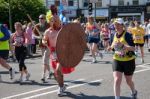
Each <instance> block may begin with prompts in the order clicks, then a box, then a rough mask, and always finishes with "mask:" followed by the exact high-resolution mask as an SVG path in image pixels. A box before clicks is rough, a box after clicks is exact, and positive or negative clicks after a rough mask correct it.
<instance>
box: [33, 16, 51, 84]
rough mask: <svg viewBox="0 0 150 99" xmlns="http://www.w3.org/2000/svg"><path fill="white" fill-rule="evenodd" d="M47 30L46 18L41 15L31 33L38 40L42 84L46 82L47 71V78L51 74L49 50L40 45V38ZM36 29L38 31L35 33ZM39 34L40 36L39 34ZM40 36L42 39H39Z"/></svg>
mask: <svg viewBox="0 0 150 99" xmlns="http://www.w3.org/2000/svg"><path fill="white" fill-rule="evenodd" d="M48 28H49V24H48V23H47V22H46V17H45V15H44V14H41V15H40V16H39V23H38V24H36V25H35V27H34V29H33V33H34V35H35V37H36V38H37V39H39V47H40V49H41V52H42V61H43V73H42V78H41V81H42V82H43V83H45V82H46V72H47V71H48V78H51V76H52V74H53V73H52V72H51V71H50V66H49V53H50V52H49V49H48V48H47V47H46V46H44V45H43V44H42V37H43V35H44V32H45V30H46V29H48ZM37 29H38V31H39V32H38V31H37ZM39 33H40V34H39ZM40 36H42V37H40Z"/></svg>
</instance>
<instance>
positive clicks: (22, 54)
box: [11, 22, 30, 82]
mask: <svg viewBox="0 0 150 99" xmlns="http://www.w3.org/2000/svg"><path fill="white" fill-rule="evenodd" d="M14 27H15V30H16V31H15V33H13V35H12V38H11V42H12V43H13V45H14V46H15V55H16V59H17V61H18V63H19V71H20V73H21V75H20V79H19V81H20V82H23V81H24V79H23V75H24V74H26V80H29V77H30V74H29V72H28V70H27V67H26V65H25V63H24V61H25V58H26V55H27V47H26V46H27V45H26V41H25V40H26V35H25V32H24V31H23V29H22V24H21V23H20V22H16V23H15V25H14Z"/></svg>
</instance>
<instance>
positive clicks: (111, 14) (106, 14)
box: [45, 0, 150, 21]
mask: <svg viewBox="0 0 150 99" xmlns="http://www.w3.org/2000/svg"><path fill="white" fill-rule="evenodd" d="M59 1H60V0H45V5H46V6H47V8H49V6H50V5H51V4H56V5H57V6H58V7H59ZM63 1H65V2H66V5H65V7H64V9H65V11H66V16H67V17H69V18H76V17H86V16H88V15H89V11H88V4H89V2H92V5H93V10H92V15H93V16H94V17H95V18H96V19H97V20H110V19H111V18H116V17H124V18H128V19H138V20H141V21H144V20H145V19H149V18H150V0H63Z"/></svg>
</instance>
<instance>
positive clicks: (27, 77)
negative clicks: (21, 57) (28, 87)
mask: <svg viewBox="0 0 150 99" xmlns="http://www.w3.org/2000/svg"><path fill="white" fill-rule="evenodd" d="M30 76H31V75H30V73H28V74H27V76H26V80H27V81H28V80H29V78H30Z"/></svg>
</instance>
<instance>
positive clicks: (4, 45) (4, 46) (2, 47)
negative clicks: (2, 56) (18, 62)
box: [0, 31, 9, 50]
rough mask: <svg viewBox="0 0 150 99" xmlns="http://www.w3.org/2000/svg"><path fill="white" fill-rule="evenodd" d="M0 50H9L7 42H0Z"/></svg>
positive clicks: (1, 34)
mask: <svg viewBox="0 0 150 99" xmlns="http://www.w3.org/2000/svg"><path fill="white" fill-rule="evenodd" d="M2 37H4V34H3V33H2V32H1V31H0V38H2ZM0 50H9V41H8V40H6V41H0Z"/></svg>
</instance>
